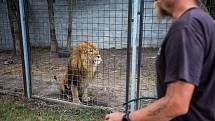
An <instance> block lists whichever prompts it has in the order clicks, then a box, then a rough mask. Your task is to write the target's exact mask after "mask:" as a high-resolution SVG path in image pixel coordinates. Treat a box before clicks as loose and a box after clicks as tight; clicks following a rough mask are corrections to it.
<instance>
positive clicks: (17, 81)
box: [0, 1, 23, 95]
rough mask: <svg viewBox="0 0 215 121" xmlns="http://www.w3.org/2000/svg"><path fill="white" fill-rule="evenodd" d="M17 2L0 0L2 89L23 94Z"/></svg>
mask: <svg viewBox="0 0 215 121" xmlns="http://www.w3.org/2000/svg"><path fill="white" fill-rule="evenodd" d="M16 9H17V7H16V5H15V3H13V2H11V3H8V2H6V1H0V11H1V12H0V17H1V19H0V91H1V92H3V93H8V92H10V94H14V95H17V94H18V95H22V94H23V73H22V60H21V53H20V48H19V44H20V42H19V39H18V38H19V36H18V35H19V30H18V24H17V23H18V20H17V14H16V13H14V11H16Z"/></svg>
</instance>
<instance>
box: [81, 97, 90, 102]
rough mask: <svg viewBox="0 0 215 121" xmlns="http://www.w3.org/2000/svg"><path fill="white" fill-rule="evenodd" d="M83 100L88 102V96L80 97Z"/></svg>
mask: <svg viewBox="0 0 215 121" xmlns="http://www.w3.org/2000/svg"><path fill="white" fill-rule="evenodd" d="M82 100H83V102H89V101H90V97H82Z"/></svg>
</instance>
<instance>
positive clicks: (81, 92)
mask: <svg viewBox="0 0 215 121" xmlns="http://www.w3.org/2000/svg"><path fill="white" fill-rule="evenodd" d="M101 61H102V59H101V56H100V54H99V49H98V48H97V47H96V43H92V42H81V43H79V44H78V45H77V47H76V48H72V49H71V50H70V56H69V61H68V72H67V74H66V75H65V78H64V79H63V80H61V81H60V90H61V92H62V93H68V92H67V91H69V94H71V97H72V102H74V103H78V104H80V103H81V102H82V101H89V98H88V96H87V87H88V86H89V83H90V82H92V80H93V78H94V76H95V72H96V69H97V66H98V65H99V64H100V63H101ZM70 91H71V92H70Z"/></svg>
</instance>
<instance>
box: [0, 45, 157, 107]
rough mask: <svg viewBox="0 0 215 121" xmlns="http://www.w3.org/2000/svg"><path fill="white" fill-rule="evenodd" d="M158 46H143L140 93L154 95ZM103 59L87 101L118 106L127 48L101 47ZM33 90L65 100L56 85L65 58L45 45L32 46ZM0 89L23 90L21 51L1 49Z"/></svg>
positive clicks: (61, 73)
mask: <svg viewBox="0 0 215 121" xmlns="http://www.w3.org/2000/svg"><path fill="white" fill-rule="evenodd" d="M156 53H157V49H144V50H143V55H142V57H143V61H142V64H141V76H140V80H141V87H140V95H141V96H156V89H155V86H156V85H155V80H156V76H155V57H156ZM100 54H101V56H102V60H103V61H102V63H101V64H100V65H99V66H98V69H97V72H96V77H95V79H94V81H93V83H91V84H90V86H89V88H88V93H89V94H88V95H89V96H90V99H91V101H90V102H88V103H87V104H86V105H98V106H104V107H112V108H121V107H122V104H123V103H124V102H125V95H126V94H125V92H126V89H125V84H126V83H125V82H126V49H102V50H100ZM31 60H32V94H33V95H37V96H41V97H49V98H54V99H60V100H68V98H67V97H66V96H62V95H61V93H60V91H59V89H58V82H57V81H56V80H54V76H56V77H57V78H58V79H59V80H60V79H62V78H63V77H64V74H65V73H66V70H67V58H66V57H64V58H62V57H61V58H60V57H59V56H58V54H51V53H50V52H49V50H48V49H41V48H39V49H38V48H36V49H32V56H31ZM0 68H1V70H0V91H6V92H10V93H20V94H22V91H23V89H22V88H23V83H22V71H21V70H22V65H21V57H20V54H18V55H17V56H12V53H11V52H9V51H0Z"/></svg>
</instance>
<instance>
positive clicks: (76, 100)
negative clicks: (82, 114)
mask: <svg viewBox="0 0 215 121" xmlns="http://www.w3.org/2000/svg"><path fill="white" fill-rule="evenodd" d="M72 102H73V103H76V104H81V101H80V100H79V99H73V101H72Z"/></svg>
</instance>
